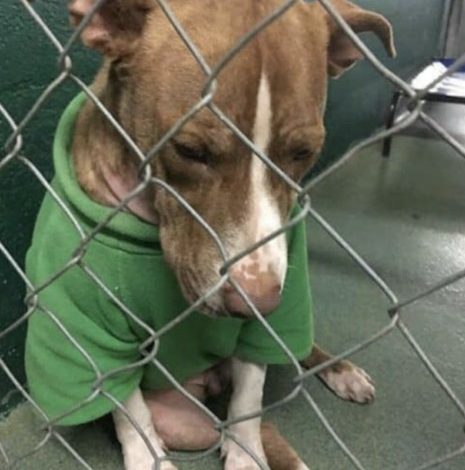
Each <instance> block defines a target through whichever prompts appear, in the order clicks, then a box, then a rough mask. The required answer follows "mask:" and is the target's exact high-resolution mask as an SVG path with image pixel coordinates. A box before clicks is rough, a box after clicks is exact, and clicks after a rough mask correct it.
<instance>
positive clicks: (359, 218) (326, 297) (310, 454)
mask: <svg viewBox="0 0 465 470" xmlns="http://www.w3.org/2000/svg"><path fill="white" fill-rule="evenodd" d="M379 155H380V149H379V147H373V148H370V149H368V150H366V151H364V152H363V153H362V154H360V155H359V156H358V157H357V158H355V159H354V160H352V161H351V162H350V163H349V164H348V165H347V166H345V167H344V168H343V169H342V170H341V171H340V172H339V173H337V174H336V175H334V176H332V177H331V178H330V179H328V180H327V181H325V182H324V183H323V184H321V186H319V187H318V188H317V189H316V190H315V192H314V194H313V204H314V207H315V208H316V209H318V210H319V211H320V212H321V214H322V215H323V216H324V217H325V218H326V219H327V220H328V221H329V222H331V223H332V224H333V225H334V226H335V227H337V229H338V230H339V231H340V233H341V234H342V235H343V236H344V237H345V238H346V239H347V240H348V241H350V242H351V244H352V245H353V246H354V247H355V248H356V249H357V250H358V251H359V252H360V253H361V254H362V255H363V256H364V258H365V259H366V260H367V261H368V262H369V263H370V264H371V265H372V266H373V267H374V268H375V269H376V270H377V272H378V273H379V274H381V275H382V276H383V277H384V279H385V280H386V281H387V282H388V284H389V285H390V286H391V287H392V288H393V289H394V291H395V292H396V293H397V294H398V296H399V297H400V298H405V297H408V296H409V295H411V294H414V293H417V292H419V291H422V290H424V289H426V287H427V286H428V285H430V284H432V283H434V282H436V281H438V280H439V279H441V278H443V277H444V276H446V275H449V274H452V273H455V272H457V271H459V270H460V269H463V268H464V266H465V235H464V234H465V217H464V214H465V161H463V159H461V158H460V157H459V156H457V154H455V153H454V151H452V150H451V149H450V148H449V147H448V146H447V145H446V144H444V143H442V142H438V141H434V140H426V139H420V138H417V137H410V136H409V137H406V136H402V137H397V138H396V139H395V141H394V146H393V151H392V156H391V158H390V159H389V160H383V159H382V158H380V156H379ZM309 234H310V235H309V238H310V241H309V244H310V260H311V271H312V276H311V277H312V280H311V282H312V288H313V292H314V298H315V304H316V310H317V318H316V336H317V340H318V342H319V343H320V344H321V345H322V346H324V347H325V348H328V349H329V350H331V351H333V352H341V351H343V350H345V349H346V348H348V347H350V346H352V345H354V344H357V343H358V342H360V341H362V340H363V339H365V338H367V336H369V335H370V334H372V333H374V332H376V331H377V330H379V329H380V328H382V327H383V326H385V325H387V323H388V322H389V317H388V315H387V313H386V310H387V307H388V302H387V300H386V299H385V298H384V296H383V295H382V294H381V293H380V291H379V289H378V288H377V287H376V286H375V285H374V284H372V283H371V282H370V281H369V280H368V279H367V277H366V276H365V275H364V274H363V273H362V271H361V270H360V269H359V268H358V267H357V266H356V265H355V264H354V262H352V261H351V260H350V258H349V257H348V256H347V254H345V253H344V252H343V251H342V250H341V249H340V248H339V247H338V246H337V245H336V244H335V243H334V242H333V241H332V240H331V239H330V238H329V237H328V236H327V235H326V234H325V233H323V231H322V230H321V229H320V228H319V227H318V225H317V224H316V223H315V222H313V221H310V222H309ZM464 305H465V281H462V282H460V283H457V284H455V285H452V286H450V287H448V288H446V289H444V290H442V291H440V292H438V293H436V294H435V295H433V296H430V297H428V298H426V299H424V300H423V301H421V302H418V303H417V304H414V305H412V306H410V307H409V308H407V309H405V311H404V320H405V323H406V324H407V325H408V327H409V328H410V329H411V332H412V333H413V335H414V336H415V338H416V339H417V341H418V342H419V343H420V345H421V346H422V347H423V348H424V350H425V351H426V353H427V354H428V356H429V357H430V358H431V360H432V362H433V363H434V365H435V366H436V367H437V368H438V369H439V370H440V372H441V373H442V375H443V376H444V378H445V379H446V380H447V381H448V382H449V384H450V385H451V386H452V388H453V389H454V390H455V392H456V393H457V395H458V397H459V398H460V399H461V400H462V401H464V400H465V373H464V358H465V315H464V309H463V306H464ZM353 360H354V361H356V362H357V363H358V364H359V365H361V366H363V367H364V368H366V369H367V370H368V371H369V372H370V374H371V375H372V377H373V378H374V379H375V381H376V385H377V398H376V400H375V402H374V403H373V404H372V405H369V406H358V405H354V404H351V403H345V402H343V401H341V400H339V399H337V398H335V397H334V396H333V395H332V394H331V393H330V392H329V391H328V390H327V389H326V388H325V387H324V386H323V385H322V384H321V383H319V382H318V380H316V379H313V378H312V379H310V380H308V383H307V384H306V387H307V389H308V390H309V391H310V393H311V394H312V396H313V398H314V400H315V401H316V402H317V403H318V405H319V406H320V407H321V410H322V411H323V412H324V414H325V416H326V417H327V419H328V420H329V422H330V423H331V424H332V425H333V426H334V428H335V429H336V430H337V432H338V433H339V435H340V436H341V437H342V438H343V440H344V441H345V443H346V444H347V445H348V446H349V448H350V449H351V450H352V451H353V452H354V453H355V455H356V456H357V457H358V458H359V459H360V461H361V462H362V464H363V465H364V467H365V468H366V469H371V470H391V469H396V470H397V469H401V470H409V469H413V468H416V467H417V466H419V465H420V464H422V463H424V462H427V461H429V460H431V459H435V458H437V457H440V456H442V455H444V454H445V453H447V452H448V451H452V450H455V449H456V448H458V447H459V446H460V445H461V444H463V442H464V440H465V435H464V419H463V417H461V415H460V414H459V412H458V411H457V410H456V409H455V408H454V406H453V405H452V403H451V402H450V401H449V400H448V399H447V397H446V395H445V394H444V393H443V391H442V389H441V388H440V387H439V386H438V384H437V383H436V382H435V381H434V380H433V379H432V377H431V376H430V375H429V374H428V372H427V371H426V369H425V368H424V367H423V365H422V363H421V362H420V360H419V359H418V357H417V356H416V355H415V354H414V352H413V350H412V349H411V347H410V346H409V345H408V343H407V342H406V341H405V339H404V338H403V336H402V335H401V334H400V333H399V332H398V331H397V330H395V331H393V332H392V333H391V334H390V335H389V336H387V337H384V338H383V339H381V340H380V341H378V342H376V343H374V344H373V345H372V346H370V347H369V348H368V349H367V350H364V351H362V352H360V353H358V354H356V356H355V357H354V358H353ZM291 378H292V371H291V370H290V369H289V368H287V367H277V368H273V369H272V370H271V373H270V375H269V380H268V383H267V387H266V401H267V402H268V403H272V402H274V401H276V400H278V399H279V398H280V397H283V396H284V395H285V394H286V391H288V390H289V382H290V380H291ZM268 419H270V420H272V421H273V422H275V423H276V424H277V425H278V426H279V428H280V430H281V432H282V433H283V434H284V435H285V436H286V437H287V438H288V440H289V441H290V442H291V443H292V444H293V445H294V447H295V448H296V449H297V450H298V451H299V453H300V455H301V456H302V458H303V459H304V460H305V461H306V462H307V463H308V465H309V467H310V468H311V469H312V470H345V469H351V468H353V467H352V466H351V464H350V462H349V461H348V460H347V459H346V457H345V456H344V455H343V453H342V452H341V451H340V450H339V448H338V447H337V445H336V444H335V442H334V441H333V440H332V438H331V437H330V436H329V435H328V433H327V432H326V431H325V429H324V428H323V426H322V424H321V423H320V422H319V420H318V418H317V416H316V415H315V413H314V412H313V411H312V410H311V408H310V407H309V405H308V404H307V403H306V402H304V400H303V399H301V398H297V399H296V400H295V401H293V402H292V403H290V404H288V405H287V406H285V407H283V408H281V409H279V410H278V411H275V412H273V413H271V414H270V415H269V416H268ZM38 426H39V424H38V421H37V420H36V418H34V416H33V414H32V412H31V410H30V409H29V408H28V407H27V406H23V407H20V408H18V409H17V410H16V411H15V412H13V413H12V414H11V415H10V417H9V419H7V420H6V421H4V422H3V423H2V424H0V442H2V444H3V446H4V447H5V450H6V452H7V453H8V454H9V455H10V456H19V455H23V454H25V453H26V452H28V451H30V450H31V449H32V448H33V447H34V446H35V445H37V444H38V443H39V442H40V440H41V438H42V437H43V434H40V433H39V432H37V429H38ZM65 434H66V435H67V436H68V437H69V440H70V442H71V443H72V445H73V446H74V447H75V449H77V450H78V452H79V453H80V454H81V455H82V456H84V457H85V459H86V460H87V461H88V462H89V464H90V465H92V467H93V468H95V469H98V470H107V469H108V470H109V469H112V470H118V469H121V468H122V466H121V460H120V454H119V449H118V446H117V444H116V443H115V438H114V435H113V431H112V428H111V423H109V421H108V420H106V421H105V420H104V421H102V422H99V423H96V424H92V425H90V426H86V427H81V428H76V429H71V430H67V431H66V432H65ZM1 462H2V461H1V452H0V468H1V465H2V463H1ZM77 468H80V467H79V465H78V464H77V462H76V461H75V460H73V458H72V457H70V455H69V454H68V453H67V451H65V450H64V449H63V448H62V447H61V446H60V445H59V444H58V443H56V442H49V443H48V444H47V445H46V446H45V447H43V448H42V449H41V450H40V451H39V452H37V453H36V454H34V456H33V457H29V458H25V459H24V460H22V461H20V462H19V463H18V464H17V466H16V467H15V469H20V470H32V469H34V470H40V469H47V470H55V469H60V470H66V469H77ZM179 468H180V469H183V470H191V469H202V470H214V469H219V468H220V464H219V460H218V458H217V456H216V455H215V456H211V457H209V458H208V459H205V460H204V461H202V462H201V463H196V464H192V463H191V464H182V465H179ZM438 468H441V469H447V470H463V469H464V468H465V456H464V455H462V456H461V457H458V458H457V459H455V460H453V461H450V462H448V463H446V464H444V465H442V466H441V467H438Z"/></svg>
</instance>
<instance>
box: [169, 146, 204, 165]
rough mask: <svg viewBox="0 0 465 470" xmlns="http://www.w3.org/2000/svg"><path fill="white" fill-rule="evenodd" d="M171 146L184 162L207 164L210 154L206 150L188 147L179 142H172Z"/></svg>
mask: <svg viewBox="0 0 465 470" xmlns="http://www.w3.org/2000/svg"><path fill="white" fill-rule="evenodd" d="M173 146H174V149H175V150H176V152H177V154H178V155H179V156H180V157H182V158H185V159H186V160H192V161H194V162H197V163H203V164H204V165H206V164H208V162H209V159H210V158H209V157H210V154H209V152H208V151H207V150H206V149H202V148H195V147H189V146H188V145H186V144H181V143H180V142H174V143H173Z"/></svg>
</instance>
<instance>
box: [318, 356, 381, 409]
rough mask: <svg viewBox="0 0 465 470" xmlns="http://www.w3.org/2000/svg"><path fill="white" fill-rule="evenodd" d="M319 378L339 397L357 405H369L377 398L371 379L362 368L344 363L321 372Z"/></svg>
mask: <svg viewBox="0 0 465 470" xmlns="http://www.w3.org/2000/svg"><path fill="white" fill-rule="evenodd" d="M318 375H319V377H320V378H321V380H323V382H325V383H326V385H327V386H328V387H329V388H330V389H331V390H332V391H333V392H334V393H335V394H336V395H338V396H339V397H341V398H343V399H344V400H352V401H355V402H357V403H368V402H370V401H372V400H373V399H374V397H375V387H374V385H373V380H371V377H370V376H369V375H368V374H367V373H366V372H365V371H364V370H363V369H360V367H357V366H354V365H353V364H352V363H351V362H347V361H343V362H342V363H339V364H335V365H334V366H331V367H329V368H328V369H325V370H323V371H321V372H320V373H319V374H318Z"/></svg>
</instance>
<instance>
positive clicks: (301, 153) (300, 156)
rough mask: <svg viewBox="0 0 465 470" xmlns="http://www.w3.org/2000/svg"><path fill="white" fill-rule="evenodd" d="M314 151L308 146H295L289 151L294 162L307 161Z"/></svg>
mask: <svg viewBox="0 0 465 470" xmlns="http://www.w3.org/2000/svg"><path fill="white" fill-rule="evenodd" d="M314 155H315V152H314V151H313V150H312V149H311V148H309V147H297V148H295V149H294V150H292V151H291V156H292V160H294V161H295V162H307V161H309V160H311V159H312V158H313V157H314Z"/></svg>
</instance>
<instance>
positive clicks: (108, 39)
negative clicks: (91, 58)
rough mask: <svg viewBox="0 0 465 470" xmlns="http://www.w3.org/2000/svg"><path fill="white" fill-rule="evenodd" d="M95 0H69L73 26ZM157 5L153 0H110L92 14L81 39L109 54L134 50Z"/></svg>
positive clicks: (109, 55)
mask: <svg viewBox="0 0 465 470" xmlns="http://www.w3.org/2000/svg"><path fill="white" fill-rule="evenodd" d="M96 1H97V0H70V2H69V7H68V9H69V14H70V19H71V23H72V25H73V26H75V27H78V26H79V24H80V23H81V21H82V20H83V19H84V18H85V16H86V15H87V14H88V13H89V12H90V11H91V10H92V8H93V7H94V5H95V3H96ZM154 5H155V1H154V0H107V1H106V2H103V4H102V5H101V7H100V8H99V9H98V10H97V11H96V12H95V13H94V14H93V16H92V18H91V19H90V21H89V23H88V24H87V25H86V27H85V28H84V30H83V31H82V33H81V40H82V42H83V43H84V44H85V45H86V46H87V47H90V48H92V49H97V50H98V51H99V52H101V53H102V54H104V55H106V56H108V57H112V58H117V57H122V56H124V55H127V54H128V53H130V52H131V51H132V50H134V47H135V45H136V44H137V39H138V38H139V37H140V35H141V33H142V31H143V29H144V26H145V22H146V19H147V14H148V13H149V12H150V10H152V9H153V8H154Z"/></svg>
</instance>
